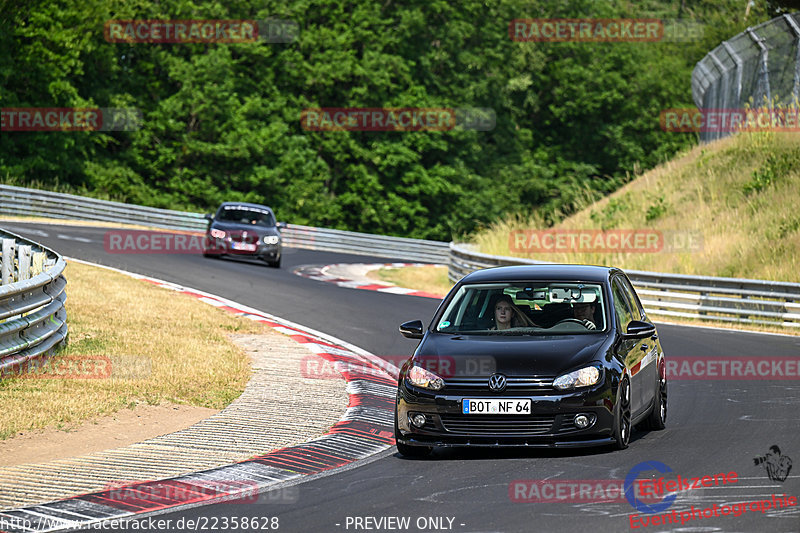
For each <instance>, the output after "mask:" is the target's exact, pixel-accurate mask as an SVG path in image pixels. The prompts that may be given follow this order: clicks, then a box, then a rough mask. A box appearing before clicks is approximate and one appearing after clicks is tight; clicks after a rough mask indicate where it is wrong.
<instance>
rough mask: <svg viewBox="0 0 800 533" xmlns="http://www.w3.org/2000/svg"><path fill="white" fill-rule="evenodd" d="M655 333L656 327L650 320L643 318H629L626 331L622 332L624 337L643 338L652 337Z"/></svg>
mask: <svg viewBox="0 0 800 533" xmlns="http://www.w3.org/2000/svg"><path fill="white" fill-rule="evenodd" d="M655 334H656V327H655V326H654V325H653V324H651V323H650V322H644V321H643V320H631V322H630V324H628V331H626V332H625V333H623V335H622V336H623V337H624V338H626V339H643V338H645V337H652V336H653V335H655Z"/></svg>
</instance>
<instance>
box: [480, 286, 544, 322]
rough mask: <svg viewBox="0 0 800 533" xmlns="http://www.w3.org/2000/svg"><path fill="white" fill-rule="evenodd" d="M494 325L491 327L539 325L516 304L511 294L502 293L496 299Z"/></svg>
mask: <svg viewBox="0 0 800 533" xmlns="http://www.w3.org/2000/svg"><path fill="white" fill-rule="evenodd" d="M493 307H494V327H492V328H490V329H494V330H501V329H509V328H519V327H538V326H536V324H534V323H533V321H532V320H531V319H530V318H528V317H527V316H526V315H525V313H523V312H522V311H520V309H519V308H518V307H517V306H516V305H514V301H513V300H512V299H511V296H509V295H507V294H501V295H500V296H499V297H497V298H496V299H495V300H494V306H493Z"/></svg>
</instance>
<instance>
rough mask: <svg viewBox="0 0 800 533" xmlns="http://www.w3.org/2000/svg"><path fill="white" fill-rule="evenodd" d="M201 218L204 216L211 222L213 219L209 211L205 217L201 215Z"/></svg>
mask: <svg viewBox="0 0 800 533" xmlns="http://www.w3.org/2000/svg"><path fill="white" fill-rule="evenodd" d="M203 218H205V219H206V220H208V221H209V222H213V221H214V215H211V214H209V213H206V215H205V217H203Z"/></svg>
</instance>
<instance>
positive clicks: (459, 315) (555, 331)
mask: <svg viewBox="0 0 800 533" xmlns="http://www.w3.org/2000/svg"><path fill="white" fill-rule="evenodd" d="M605 328H606V323H605V305H604V299H603V291H602V289H601V286H600V285H597V284H586V283H577V282H576V283H569V282H563V281H558V282H556V281H553V282H547V281H544V282H543V281H536V282H514V283H483V284H470V285H463V286H462V287H461V288H460V289H459V290H458V293H457V294H456V296H455V297H454V298H453V300H452V301H451V302H450V304H449V305H448V306H447V309H446V310H445V312H444V314H443V315H442V318H441V319H440V320H439V323H438V324H437V325H436V331H439V332H442V333H470V334H475V335H572V334H575V333H591V332H594V331H602V330H604V329H605Z"/></svg>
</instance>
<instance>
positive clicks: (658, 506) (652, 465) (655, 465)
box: [625, 461, 678, 514]
mask: <svg viewBox="0 0 800 533" xmlns="http://www.w3.org/2000/svg"><path fill="white" fill-rule="evenodd" d="M649 470H657V471H659V472H661V473H662V474H666V473H667V472H672V469H671V468H670V467H668V466H667V465H665V464H664V463H662V462H661V461H645V462H643V463H639V464H638V465H636V466H634V467H633V468H631V470H630V472H628V475H627V476H625V499H627V500H628V503H630V504H631V505H632V506H633V508H634V509H636V510H637V511H639V512H642V513H647V514H655V513H658V512H661V511H664V510H665V509H669V507H670V505H672V503H673V502H674V501H675V499H676V498H677V497H678V495H677V494H670V495H669V496H665V497H664V499H663V500H661V501H660V502H658V503H653V504H648V503H644V502H643V501H642V500H641V499H639V498H637V497H636V494H634V483H635V482H636V479H637V478H638V477H639V474H640V473H642V472H647V471H649Z"/></svg>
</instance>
